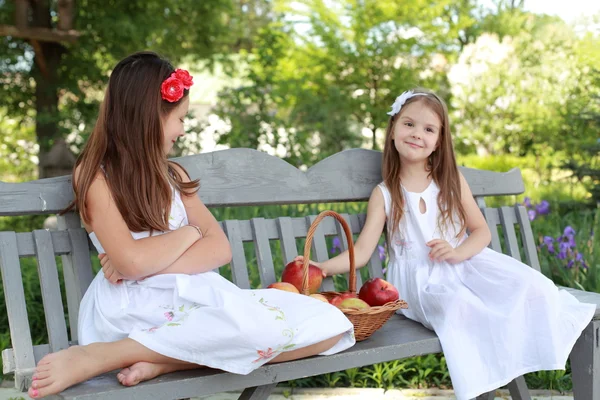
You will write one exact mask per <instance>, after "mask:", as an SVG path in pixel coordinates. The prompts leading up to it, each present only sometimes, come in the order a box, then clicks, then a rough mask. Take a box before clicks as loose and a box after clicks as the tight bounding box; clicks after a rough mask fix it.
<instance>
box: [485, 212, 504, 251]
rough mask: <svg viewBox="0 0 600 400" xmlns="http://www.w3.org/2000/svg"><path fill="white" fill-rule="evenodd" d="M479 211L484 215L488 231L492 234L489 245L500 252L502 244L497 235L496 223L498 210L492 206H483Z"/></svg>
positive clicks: (497, 222)
mask: <svg viewBox="0 0 600 400" xmlns="http://www.w3.org/2000/svg"><path fill="white" fill-rule="evenodd" d="M481 212H482V214H483V216H484V217H485V220H486V222H487V224H488V227H489V228H490V233H491V234H492V241H491V243H490V247H491V248H492V250H495V251H497V252H498V253H502V245H501V244H500V236H499V235H498V225H499V224H500V220H499V218H498V210H496V209H492V208H483V209H482V210H481Z"/></svg>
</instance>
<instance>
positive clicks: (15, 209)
mask: <svg viewBox="0 0 600 400" xmlns="http://www.w3.org/2000/svg"><path fill="white" fill-rule="evenodd" d="M178 161H180V162H181V163H182V164H183V165H184V166H186V167H187V168H188V170H189V171H190V173H191V175H192V178H200V179H201V180H202V190H201V192H200V195H201V197H202V199H203V200H204V202H205V203H206V204H207V205H208V206H217V205H230V206H231V205H243V204H252V205H266V204H285V203H313V202H333V201H338V200H339V201H363V200H366V199H367V198H368V197H369V195H370V193H371V191H372V189H373V187H374V186H375V185H376V184H377V183H379V182H380V181H381V171H380V165H381V153H379V152H373V151H369V150H361V149H355V150H350V151H347V152H341V153H338V154H336V155H334V156H332V157H329V158H327V159H326V160H323V161H322V162H320V163H318V164H317V165H315V166H313V167H311V168H310V169H309V170H308V171H307V172H302V171H299V170H297V169H296V168H294V167H292V166H291V165H289V164H287V163H285V162H283V161H281V160H279V159H276V158H274V157H271V156H268V155H266V154H264V153H260V152H256V151H254V150H248V149H232V150H226V151H222V152H214V153H208V154H201V155H197V156H191V157H185V158H183V159H179V160H178ZM461 171H462V172H463V174H464V175H465V177H466V178H467V181H468V183H469V185H470V188H471V191H472V192H473V194H474V196H475V198H476V200H477V201H478V204H479V205H480V206H481V207H485V200H484V196H489V195H499V194H519V193H522V192H523V190H524V188H523V182H522V178H521V176H520V172H519V171H518V170H511V171H509V172H507V173H494V172H489V171H477V170H470V169H468V168H461ZM49 183H51V184H52V188H49V186H48V184H49ZM56 192H60V193H61V195H62V196H63V197H62V198H60V199H59V198H58V197H57V196H56V195H55V193H56ZM38 196H39V197H38ZM48 196H49V197H48ZM69 196H71V197H72V190H71V188H70V181H69V177H66V178H57V179H54V180H51V181H50V180H43V181H38V182H30V183H27V184H16V185H15V184H3V183H0V215H3V212H4V211H6V210H8V212H9V213H15V214H19V215H22V214H27V213H42V214H44V213H54V212H55V211H56V210H59V209H62V208H63V207H65V206H66V205H67V204H68V202H69V201H70V200H71V198H70V197H69ZM36 197H38V199H37V200H36ZM18 198H23V199H29V200H24V201H23V202H16V199H18ZM5 199H6V200H7V201H8V202H9V203H11V205H10V206H6V204H8V203H6V202H4V200H5ZM65 199H68V200H65ZM48 200H50V202H48ZM42 201H43V202H45V205H43V206H42ZM61 202H62V203H61ZM17 203H18V204H17ZM49 205H50V206H49ZM51 207H55V209H54V210H53V209H51ZM524 211H525V210H524V209H523V208H521V209H519V208H518V207H517V208H516V209H515V212H516V219H515V214H513V213H512V210H511V212H507V211H504V210H503V209H501V210H500V211H498V210H495V209H489V208H487V207H485V208H484V214H485V215H486V218H487V221H488V224H490V227H491V228H492V231H493V233H494V232H495V238H494V237H493V238H492V247H493V248H495V249H496V250H498V251H501V245H500V241H499V236H498V231H497V225H500V224H503V226H504V227H506V228H505V229H506V230H505V231H504V233H505V237H506V238H507V246H506V248H507V252H508V253H510V254H512V255H515V254H518V253H515V250H514V249H517V251H518V244H515V243H517V241H516V235H514V223H515V222H518V223H519V224H520V226H521V232H522V235H523V240H524V246H526V249H527V244H526V243H527V242H526V240H527V239H529V240H530V242H529V243H530V245H529V248H530V250H533V251H532V252H530V253H527V251H526V255H527V257H528V261H529V259H530V256H531V258H532V259H533V260H534V262H532V263H531V265H533V266H534V267H535V265H537V266H538V268H539V263H538V262H537V253H536V252H535V243H534V238H533V235H532V234H531V228H530V225H529V221H528V220H527V219H526V213H525V212H524ZM5 215H6V213H5ZM345 217H347V218H348V219H349V221H350V225H351V227H352V231H353V232H354V233H358V232H359V231H360V229H361V227H362V225H361V223H362V224H364V215H363V216H362V217H360V218H362V221H361V219H360V218H359V217H357V216H355V215H352V216H345ZM523 217H525V218H524V219H523ZM61 218H63V220H62V228H61V229H63V230H64V229H68V228H72V229H71V230H70V231H69V237H68V240H67V239H66V238H65V236H64V233H62V232H59V235H54V234H52V235H51V236H50V237H51V242H52V245H53V246H54V253H55V254H60V255H63V254H65V256H64V258H65V259H66V261H67V262H66V263H65V264H66V265H67V267H68V268H66V272H65V277H66V281H68V282H71V283H70V286H67V291H68V292H70V293H71V295H70V297H68V298H69V299H71V301H70V302H69V315H70V317H71V316H73V317H74V318H75V319H74V323H73V319H71V326H72V329H73V328H74V329H75V332H76V326H77V320H76V317H77V308H78V305H79V300H80V299H81V295H82V294H83V293H82V291H83V290H85V288H87V285H88V284H89V281H91V278H92V276H91V266H90V263H89V257H90V253H89V250H88V249H89V243H87V247H86V243H85V242H86V241H87V235H86V234H85V232H84V230H83V229H81V228H80V222H79V220H78V218H77V217H76V216H75V215H74V214H71V217H67V219H68V221H70V222H67V220H65V219H64V217H61ZM511 218H512V220H511V221H510V222H509V220H510V219H511ZM521 219H523V222H522V221H521ZM312 220H314V216H312V217H308V218H293V219H291V218H278V219H269V220H265V219H262V218H256V219H253V220H252V221H226V222H225V223H223V224H222V226H223V228H224V230H225V231H226V233H228V237H229V240H230V242H231V243H232V251H233V253H234V255H233V258H234V261H232V271H233V275H234V281H235V282H236V283H237V284H238V285H239V286H241V287H244V286H245V285H249V282H248V271H247V269H246V268H247V267H246V258H245V254H244V242H254V244H255V251H256V255H257V260H258V265H259V272H260V274H261V282H262V283H263V285H264V284H265V283H266V282H267V281H269V280H271V279H274V274H273V275H271V273H273V261H272V254H271V250H270V246H269V240H274V239H279V238H281V240H280V244H281V251H282V255H283V258H284V260H285V261H286V262H288V261H290V260H291V259H293V258H294V257H295V256H296V255H297V254H298V249H297V248H296V238H302V237H305V235H306V232H307V228H308V225H309V224H310V222H311V221H312ZM307 221H308V222H307ZM509 226H510V227H509ZM503 229H504V228H503ZM511 229H512V235H513V236H514V239H515V240H512V239H511V238H510V236H511V233H510V231H511ZM527 229H529V231H527ZM74 232H77V233H74ZM507 232H508V233H507ZM528 232H529V233H528ZM60 234H62V235H63V236H60ZM339 234H340V232H339V227H338V224H337V222H336V221H335V220H334V219H332V218H328V219H326V220H324V221H322V222H321V224H320V225H319V229H318V231H317V235H315V239H314V241H313V251H312V257H311V258H313V259H315V260H316V261H324V260H326V259H328V253H327V247H326V242H325V237H326V236H331V235H339ZM75 236H76V237H75ZM21 238H22V239H21ZM84 239H85V240H84ZM45 240H46V242H47V238H45ZM342 243H343V240H342ZM45 246H48V245H47V244H45ZM17 248H18V253H19V254H25V253H27V252H30V254H33V252H34V251H35V245H34V240H33V235H32V234H31V233H26V234H22V236H21V234H19V235H18V236H17ZM71 249H72V250H71ZM70 251H72V252H73V257H72V260H71V256H70V254H71V253H69V252H70ZM45 258H48V257H47V256H45ZM86 258H87V264H85V262H84V263H83V268H82V264H81V263H80V262H78V260H84V259H86ZM69 260H71V265H70V266H69V265H68V264H69V263H68V261H69ZM234 264H235V265H234ZM69 271H70V272H69ZM369 272H370V276H381V275H382V274H381V261H380V260H379V255H378V251H377V250H375V252H374V253H373V255H372V256H371V262H370V263H369ZM69 273H71V276H68V274H69ZM271 277H272V278H271ZM67 278H69V279H67ZM328 283H329V284H331V280H328V281H326V282H325V283H324V285H323V289H324V290H331V289H333V286H331V287H327V284H328ZM21 288H22V286H21ZM73 293H75V294H74V295H73ZM578 296H580V297H581V296H589V295H588V294H586V293H585V292H581V293H578ZM599 296H600V295H599ZM578 298H579V297H578ZM597 300H598V303H596V304H600V299H597ZM71 303H76V305H74V306H73V307H71ZM11 333H12V332H11ZM411 335H412V336H411ZM72 337H73V338H76V334H75V335H73V334H72ZM592 342H593V341H592ZM53 346H54V344H53ZM583 346H584V347H585V346H589V343H587V342H586V343H584V345H583ZM54 347H55V346H54ZM49 349H50V347H49V346H45V347H44V346H36V347H35V348H34V349H33V356H34V357H35V359H39V358H41V356H42V353H43V354H46V353H47V352H48V351H49ZM585 349H586V350H587V347H585ZM439 351H441V348H440V346H439V341H438V340H437V338H436V337H435V334H434V333H433V332H431V331H428V330H426V329H425V328H423V327H422V326H420V325H419V324H416V323H414V322H412V321H408V320H406V319H403V318H401V317H400V316H394V317H393V318H392V320H391V321H390V322H388V324H386V325H385V326H384V327H383V328H382V330H380V331H378V332H376V333H375V335H373V337H372V338H370V339H369V340H368V341H364V342H360V343H358V344H357V345H356V346H355V347H353V348H351V349H349V350H347V351H345V352H343V353H340V354H336V355H334V356H329V357H319V358H318V359H305V360H299V361H294V362H291V363H283V364H277V365H270V366H266V367H262V368H260V369H259V370H257V371H255V372H253V373H252V374H249V375H247V376H240V375H232V374H227V373H224V372H220V371H215V370H209V369H204V370H198V371H186V372H182V373H176V374H170V375H168V376H164V377H160V378H159V379H156V380H153V381H150V382H146V383H143V384H141V385H139V386H137V387H135V388H125V387H122V386H120V385H119V384H118V383H117V381H116V380H115V379H114V375H111V374H108V375H105V376H103V377H99V378H97V379H93V380H92V381H90V382H87V383H84V384H83V385H78V386H76V387H73V388H70V389H69V390H67V392H66V394H65V397H64V398H73V399H74V398H78V399H79V398H107V399H119V398H123V399H145V398H149V397H158V398H185V397H196V396H199V395H203V394H212V393H216V392H221V391H224V390H239V389H243V388H254V387H259V388H260V387H262V386H263V385H273V384H274V383H276V382H279V381H282V380H288V379H297V378H298V377H304V376H308V375H316V374H320V373H325V372H334V371H339V370H341V369H346V368H351V367H355V366H360V365H368V364H373V363H376V362H383V361H389V360H393V359H401V358H404V357H409V356H414V355H415V354H428V353H431V352H439ZM582 351H584V350H582ZM15 354H19V353H18V352H17V353H14V352H12V350H5V351H3V353H2V356H3V361H4V366H5V368H7V366H8V367H9V369H10V370H12V371H14V370H18V369H19V367H18V366H17V365H18V363H17V361H16V358H18V357H17V356H15ZM38 356H39V358H38ZM591 365H592V367H593V368H596V367H597V363H596V364H594V363H592V364H591ZM594 365H595V366H596V367H594ZM307 371H308V372H307ZM574 371H575V370H574ZM21 375H22V376H25V375H26V374H21ZM22 381H23V382H25V380H22ZM515 386H516V387H518V386H519V381H517V382H515ZM265 389H266V388H265V387H262V389H259V390H253V389H248V390H246V391H245V393H246V395H248V396H250V395H254V396H255V397H256V396H258V395H260V393H261V391H264V390H265ZM581 390H585V389H581V386H580V391H581ZM596 392H597V391H596ZM77 393H79V394H81V396H80V395H78V394H77ZM252 398H254V397H252ZM581 399H582V400H583V399H585V397H583V398H581ZM577 400H580V399H579V398H578V399H577ZM597 400H600V399H597Z"/></svg>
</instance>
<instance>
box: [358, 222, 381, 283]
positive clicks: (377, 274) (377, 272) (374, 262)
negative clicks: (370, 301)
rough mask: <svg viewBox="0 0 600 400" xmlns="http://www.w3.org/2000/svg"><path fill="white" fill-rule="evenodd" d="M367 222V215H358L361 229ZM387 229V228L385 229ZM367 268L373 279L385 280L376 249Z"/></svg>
mask: <svg viewBox="0 0 600 400" xmlns="http://www.w3.org/2000/svg"><path fill="white" fill-rule="evenodd" d="M366 221H367V216H366V214H359V215H358V222H359V224H360V229H361V230H362V228H363V227H364V226H365V222H366ZM384 229H385V228H384ZM367 268H369V276H370V277H371V278H382V279H383V278H384V276H383V267H382V265H381V259H380V258H379V250H378V249H377V248H375V250H374V251H373V253H372V254H371V259H370V260H369V263H368V264H367Z"/></svg>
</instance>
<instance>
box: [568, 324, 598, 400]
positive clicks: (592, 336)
mask: <svg viewBox="0 0 600 400" xmlns="http://www.w3.org/2000/svg"><path fill="white" fill-rule="evenodd" d="M599 342H600V321H592V322H590V324H589V325H588V326H587V327H586V328H585V329H584V330H583V333H582V335H581V336H580V337H579V339H578V340H577V342H576V343H575V346H574V347H573V350H572V351H571V355H570V359H571V370H572V375H573V396H574V398H575V400H588V399H589V400H599V399H600V346H599Z"/></svg>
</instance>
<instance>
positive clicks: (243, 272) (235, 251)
mask: <svg viewBox="0 0 600 400" xmlns="http://www.w3.org/2000/svg"><path fill="white" fill-rule="evenodd" d="M224 226H225V234H226V235H227V239H229V244H230V246H231V274H232V276H233V282H234V283H235V284H236V285H237V286H239V287H241V288H242V289H250V279H249V278H248V269H247V264H246V253H245V252H244V243H243V242H242V237H241V236H240V221H236V220H228V221H225V222H224Z"/></svg>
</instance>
